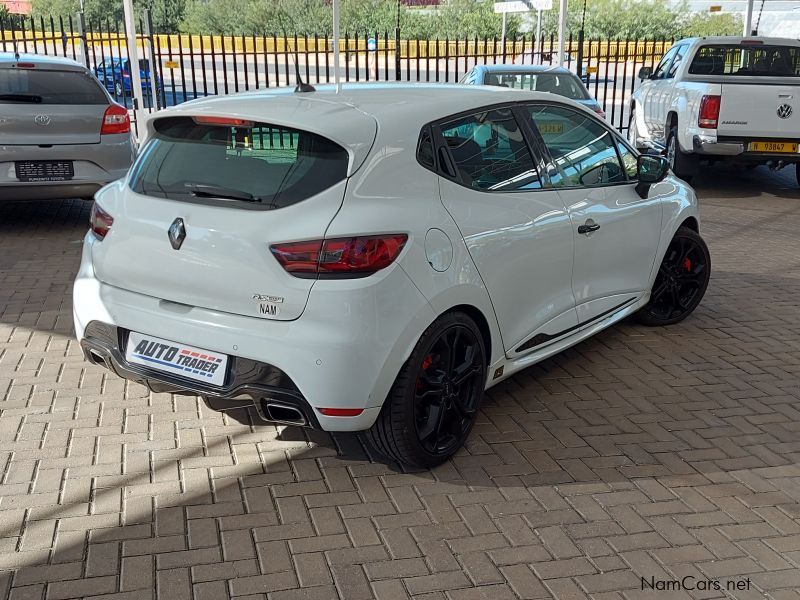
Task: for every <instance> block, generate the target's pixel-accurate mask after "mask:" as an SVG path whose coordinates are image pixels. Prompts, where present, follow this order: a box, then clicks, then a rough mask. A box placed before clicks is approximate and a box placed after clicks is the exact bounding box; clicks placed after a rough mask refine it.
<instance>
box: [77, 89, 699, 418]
mask: <svg viewBox="0 0 800 600" xmlns="http://www.w3.org/2000/svg"><path fill="white" fill-rule="evenodd" d="M298 96H299V97H298ZM545 100H546V101H548V102H551V103H552V102H553V101H554V100H553V96H552V95H551V94H537V93H528V92H521V91H518V90H513V91H510V90H504V89H503V88H491V87H476V86H446V87H445V86H434V85H429V86H426V85H419V86H402V85H399V86H395V85H391V84H389V85H386V84H381V85H376V84H370V85H355V86H344V89H343V91H342V92H341V93H340V94H339V95H337V94H335V93H334V91H333V90H332V88H326V89H324V90H322V89H321V90H320V91H319V92H317V93H314V94H306V95H297V94H291V92H286V93H280V92H279V93H275V92H255V93H248V94H242V95H238V96H231V97H227V98H214V99H210V100H202V101H195V102H191V103H186V104H184V105H181V106H180V107H178V108H175V109H168V110H166V111H162V112H161V113H159V118H161V117H168V116H175V115H197V114H200V113H203V114H205V115H219V116H229V117H236V118H247V119H257V120H262V121H269V122H271V123H272V122H276V123H278V124H282V125H286V126H290V127H295V128H301V129H305V130H309V131H314V132H316V133H319V134H320V135H323V136H325V137H328V138H330V139H332V140H334V141H337V142H338V143H340V144H341V145H342V146H343V147H345V148H346V149H347V150H348V152H349V154H350V157H351V161H350V165H349V168H348V177H347V179H346V180H344V181H343V182H341V183H340V184H336V185H335V186H333V187H331V188H329V189H327V190H326V191H325V192H323V193H321V194H318V196H315V197H312V198H310V199H307V200H304V201H302V202H298V203H297V204H295V205H292V206H289V207H285V208H281V209H276V210H271V211H264V212H252V211H243V210H236V209H228V208H219V207H209V206H205V205H199V204H197V205H196V204H192V203H189V202H178V201H172V200H166V199H159V198H150V197H146V196H142V195H140V194H135V193H134V192H132V191H131V189H130V188H129V187H128V184H127V181H122V182H117V183H114V184H111V185H109V186H106V188H104V189H103V190H101V192H99V193H98V195H97V203H98V205H99V206H101V207H102V208H103V209H104V210H106V211H107V212H109V213H110V214H112V215H113V216H114V219H115V221H114V224H113V226H112V228H111V230H110V232H109V233H108V234H107V236H106V237H105V239H104V240H102V241H100V240H98V239H97V238H96V237H95V236H94V235H93V234H92V233H89V234H88V235H87V236H86V239H85V242H84V250H83V255H82V261H81V267H80V271H79V273H78V276H77V278H76V281H75V286H74V317H75V329H76V333H77V337H78V339H79V340H85V337H86V327H87V325H89V324H90V323H91V322H93V321H99V322H102V323H106V324H109V325H113V326H116V327H118V328H120V329H122V330H130V331H137V332H141V333H143V334H149V335H152V336H157V337H160V338H163V339H167V340H175V341H178V342H180V343H184V344H187V345H191V346H195V347H197V348H201V349H206V350H209V351H213V352H218V353H224V354H227V355H229V356H236V357H242V358H247V359H251V360H254V361H263V362H265V363H269V364H271V365H274V366H275V367H277V368H279V369H281V370H282V371H283V372H285V373H286V375H288V377H290V378H291V379H292V380H293V381H294V382H295V383H296V385H297V387H298V389H299V391H300V392H301V393H302V395H303V397H304V398H305V399H306V400H307V402H308V404H309V405H310V406H311V407H313V408H314V409H315V410H316V418H317V420H318V422H319V425H320V427H321V428H322V429H325V430H329V431H345V430H348V431H357V430H363V429H366V428H369V427H370V426H371V425H372V423H373V421H374V420H375V419H376V417H377V415H378V412H379V411H380V408H381V406H382V404H383V402H384V400H385V398H386V396H387V394H388V392H389V390H390V388H391V386H392V384H393V382H394V381H395V379H396V377H397V374H398V372H399V371H400V369H401V368H402V366H403V364H404V363H405V362H406V360H407V359H408V357H409V355H410V354H411V352H412V350H413V348H414V346H415V345H416V343H417V341H418V340H419V338H420V336H421V335H422V333H423V332H424V331H425V330H426V328H427V327H428V326H429V325H430V324H431V323H433V322H434V321H435V320H436V319H437V317H438V316H440V315H442V314H443V313H446V312H448V311H450V310H452V309H454V308H455V309H458V310H462V311H467V312H468V313H469V314H470V315H472V316H473V317H474V319H475V320H476V322H479V326H480V327H481V328H482V329H485V336H486V341H487V345H488V346H490V350H489V351H488V352H487V354H488V363H489V370H488V372H487V382H486V387H490V386H491V385H493V384H495V383H497V382H498V381H501V380H502V379H504V378H506V377H508V376H510V375H512V374H513V373H514V372H516V371H518V370H520V369H522V368H525V367H527V366H529V365H530V364H533V363H534V362H536V361H538V360H541V359H542V358H545V357H547V356H550V355H552V354H555V353H557V352H559V351H561V350H563V349H564V348H566V347H569V346H571V345H573V344H575V343H577V342H579V341H580V340H582V339H584V338H585V337H587V336H589V335H592V334H593V333H595V332H597V331H599V330H601V329H603V328H604V327H607V326H609V325H610V324H612V323H614V322H617V321H618V320H619V319H621V318H624V316H626V315H628V314H630V313H631V312H633V311H634V310H636V309H637V308H638V307H640V306H642V305H644V304H645V303H646V302H647V300H648V296H649V290H650V288H651V287H652V283H653V280H654V278H655V275H656V271H657V268H656V265H657V264H658V263H659V262H660V260H661V257H662V256H663V254H664V252H665V251H666V247H667V244H668V243H669V240H670V239H671V237H672V235H673V233H674V231H675V230H676V229H677V228H678V227H679V226H680V225H681V224H682V223H684V222H686V221H687V219H689V220H692V223H693V226H694V227H697V223H698V215H697V202H696V198H695V196H694V193H693V192H692V190H691V188H689V187H688V186H686V185H685V184H684V183H682V182H680V181H679V180H678V179H676V178H673V177H668V178H667V179H666V180H664V181H662V182H661V183H658V184H656V185H653V186H652V187H651V189H650V192H649V195H648V198H647V199H644V200H643V199H641V198H640V197H639V196H638V195H637V194H636V192H635V191H634V190H633V185H632V184H629V185H624V186H612V187H608V188H602V189H600V188H597V189H595V190H593V191H592V193H590V194H587V193H584V192H586V190H582V191H581V194H577V195H576V194H572V192H571V191H570V190H561V191H556V190H554V189H542V190H536V191H531V192H524V193H521V194H518V195H517V196H516V200H515V204H511V205H509V204H508V199H509V198H510V197H514V194H512V193H498V194H496V195H493V194H481V193H479V192H474V191H471V190H468V189H466V188H464V187H459V186H457V185H456V184H454V183H452V182H450V181H448V180H446V179H444V178H442V177H441V176H439V175H437V174H436V173H434V172H432V171H431V170H428V169H427V168H425V167H423V166H422V165H420V164H419V163H418V162H417V159H416V147H417V144H418V142H419V135H420V130H421V128H422V127H423V126H424V125H425V124H427V123H430V122H433V121H436V120H438V119H442V118H445V117H447V116H449V115H452V114H455V113H458V112H462V111H466V110H472V109H475V110H479V109H481V108H482V107H485V106H488V105H492V104H497V103H502V102H514V101H524V102H531V101H545ZM273 102H274V103H275V106H276V107H277V108H275V110H273ZM559 102H563V104H565V105H568V106H570V107H577V106H578V105H577V104H576V103H572V102H570V101H567V100H563V101H561V100H559ZM292 105H294V108H292ZM578 110H584V111H585V112H586V113H587V114H592V113H591V112H590V111H588V110H586V109H583V108H579V109H578ZM334 116H335V117H336V118H334ZM592 118H593V119H595V118H596V117H594V116H592ZM598 122H599V121H598ZM370 123H373V124H374V123H377V127H376V128H374V129H372V128H371V127H372V126H371V125H369V124H370ZM364 127H366V130H364ZM148 130H149V132H150V134H151V135H152V133H153V128H152V121H151V123H150V124H149V125H148ZM473 195H478V196H479V197H476V196H473ZM579 196H582V197H579ZM342 198H343V200H342ZM470 198H472V200H473V202H472V204H470V202H469V200H470ZM493 199H496V200H493ZM500 199H505V203H504V202H501V200H500ZM509 206H511V207H513V210H509ZM295 209H296V210H295ZM478 209H480V210H478ZM591 215H595V218H596V219H598V220H600V219H602V220H601V221H600V222H601V223H602V225H603V228H601V229H600V230H599V231H597V232H595V233H593V234H591V235H588V236H586V235H580V236H578V235H577V234H575V233H574V231H575V229H574V228H575V226H576V224H577V223H578V222H582V220H585V219H586V218H587V217H589V216H591ZM601 215H602V217H601ZM176 216H182V217H183V218H184V219H185V220H186V226H187V238H186V240H185V242H184V244H185V247H184V248H181V249H180V251H176V250H172V249H171V248H170V246H169V243H168V242H167V241H166V230H167V228H168V226H169V223H170V222H171V221H172V219H173V218H174V217H176ZM243 217H244V218H243ZM381 233H404V234H406V235H407V236H408V240H407V243H406V245H405V247H404V248H403V250H402V252H401V253H400V255H399V256H398V258H397V259H396V260H395V262H394V263H392V264H391V265H390V266H388V267H386V268H385V269H383V270H380V271H378V272H377V273H374V274H372V275H370V276H368V277H362V278H352V279H300V278H296V277H292V276H290V275H289V274H288V273H285V272H282V270H281V267H280V266H279V265H278V263H277V261H276V260H275V259H274V257H273V256H271V255H270V253H269V249H268V245H269V244H271V243H273V242H276V241H296V240H304V239H314V238H321V237H325V238H327V239H330V238H338V237H348V236H354V235H365V234H369V235H374V234H381ZM481 244H486V245H487V246H486V247H485V248H482V247H481ZM489 244H491V245H492V246H491V247H490V246H488V245H489ZM580 245H583V248H582V249H581V250H576V248H577V247H578V246H580ZM156 246H158V248H156ZM504 248H508V249H507V250H504ZM573 254H574V255H575V256H576V257H582V258H581V265H580V266H578V268H577V270H576V271H575V276H573ZM620 256H623V257H624V260H620V259H619V257H620ZM612 257H616V258H614V259H613V260H612ZM237 261H238V262H239V263H240V264H239V266H238V267H237ZM270 261H271V262H270ZM538 261H543V262H542V263H539V262H538ZM132 263H133V264H132ZM179 267H181V268H179ZM181 269H183V270H185V273H182V272H181ZM204 273H205V275H204ZM580 280H584V281H583V284H581V285H576V283H575V282H576V281H580ZM554 282H555V284H554ZM253 294H274V295H279V296H282V297H285V300H286V302H285V304H286V305H287V307H286V312H282V316H283V317H284V318H283V319H282V318H280V317H281V315H278V316H277V318H264V317H262V316H260V315H258V314H257V313H256V311H255V310H252V308H251V304H250V303H252V295H253ZM621 295H628V296H631V300H630V302H629V303H628V304H626V305H625V306H624V307H622V308H621V309H619V310H616V311H615V312H611V313H609V314H608V315H606V316H603V318H599V317H598V318H597V319H596V320H595V321H593V322H591V323H588V324H585V325H581V322H582V321H579V314H584V315H585V319H586V320H588V319H590V318H591V317H597V315H599V314H601V313H602V312H603V311H606V310H607V309H608V307H609V303H611V304H613V303H614V302H616V299H617V298H618V297H620V296H621ZM575 296H577V297H578V300H577V304H578V306H577V307H576V299H575ZM626 297H627V296H626ZM526 300H528V301H529V302H528V303H526ZM289 304H291V308H289V307H288V305H289ZM301 307H302V308H301ZM282 310H283V309H282ZM248 311H251V312H248ZM601 316H602V315H601ZM498 317H499V318H498ZM565 330H570V333H569V334H568V335H567V334H565V335H561V336H559V335H558V334H559V332H562V333H563V332H564V331H565ZM537 333H545V334H549V335H553V336H554V339H553V343H549V344H546V345H543V346H537V347H535V348H534V349H533V351H528V352H517V351H516V347H517V344H518V343H519V342H521V341H523V340H525V339H527V338H530V337H531V336H533V335H535V334H537ZM331 407H333V408H363V409H365V410H364V411H363V412H362V413H361V414H359V415H358V416H355V417H330V416H325V415H323V414H322V413H320V412H319V410H318V409H320V408H331Z"/></svg>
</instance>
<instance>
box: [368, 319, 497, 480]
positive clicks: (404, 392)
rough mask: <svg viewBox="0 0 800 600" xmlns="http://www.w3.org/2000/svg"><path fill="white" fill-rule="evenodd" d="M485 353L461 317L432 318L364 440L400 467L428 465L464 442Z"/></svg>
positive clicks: (479, 393) (483, 374) (475, 410)
mask: <svg viewBox="0 0 800 600" xmlns="http://www.w3.org/2000/svg"><path fill="white" fill-rule="evenodd" d="M486 368H487V367H486V352H485V349H484V342H483V338H482V336H481V333H480V331H479V330H478V327H477V326H476V325H475V322H474V321H472V319H470V318H469V317H468V316H467V315H465V314H463V313H449V314H446V315H443V316H442V317H440V318H439V319H437V320H436V321H435V322H434V323H433V324H432V325H431V326H430V327H428V329H427V330H426V331H425V333H423V335H422V337H421V338H420V340H419V342H418V343H417V345H416V347H415V348H414V351H413V352H412V353H411V356H410V357H409V359H408V361H407V362H406V364H405V365H404V366H403V369H402V370H401V371H400V374H399V375H398V377H397V380H396V381H395V383H394V386H393V387H392V390H391V391H390V392H389V396H388V398H387V399H386V402H385V403H384V406H383V409H382V410H381V413H380V415H379V416H378V419H377V420H376V422H375V424H374V425H373V426H372V428H371V429H370V430H369V431H368V432H367V440H368V441H369V442H370V443H371V444H372V446H373V447H375V448H376V449H377V450H378V451H379V452H380V453H381V454H384V455H386V456H388V457H389V458H392V459H394V460H396V461H398V462H400V463H403V464H407V465H413V466H416V467H432V466H435V465H437V464H440V463H442V462H444V461H445V460H447V459H448V458H449V457H450V456H452V455H453V454H455V452H456V451H457V450H458V449H459V448H460V447H461V446H462V445H463V444H464V441H465V440H466V438H467V436H468V435H469V432H470V430H471V429H472V426H473V425H474V423H475V418H476V416H477V413H478V407H479V406H480V402H481V399H482V397H483V392H484V388H485V385H486Z"/></svg>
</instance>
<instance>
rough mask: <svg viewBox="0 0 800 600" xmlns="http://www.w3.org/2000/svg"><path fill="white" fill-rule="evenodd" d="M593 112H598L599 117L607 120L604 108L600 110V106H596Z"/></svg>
mask: <svg viewBox="0 0 800 600" xmlns="http://www.w3.org/2000/svg"><path fill="white" fill-rule="evenodd" d="M593 110H594V112H596V113H597V114H598V116H599V117H600V118H601V119H605V118H606V113H605V111H604V110H603V109H602V108H600V107H599V106H595V107H594V109H593Z"/></svg>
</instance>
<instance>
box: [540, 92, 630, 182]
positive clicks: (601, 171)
mask: <svg viewBox="0 0 800 600" xmlns="http://www.w3.org/2000/svg"><path fill="white" fill-rule="evenodd" d="M528 110H529V111H530V114H531V118H532V120H533V123H534V126H535V127H536V128H537V129H538V130H539V133H540V134H541V136H542V139H543V140H544V143H545V146H547V150H548V151H549V152H550V156H551V157H552V158H553V161H554V162H555V165H554V166H555V168H554V169H551V170H550V172H549V176H550V182H551V183H552V184H553V185H555V186H559V187H596V186H604V185H611V184H615V183H623V182H625V181H627V177H626V176H625V170H624V169H623V166H622V164H621V163H620V160H619V156H618V155H617V149H616V139H615V136H614V135H613V134H612V133H611V132H610V131H609V130H608V129H606V128H605V127H603V126H602V125H601V124H600V123H598V122H597V121H595V120H594V119H593V118H592V117H590V116H588V115H584V114H581V113H579V112H577V111H574V110H572V109H570V108H563V107H560V106H550V105H544V106H531V107H528Z"/></svg>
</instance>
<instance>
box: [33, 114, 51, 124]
mask: <svg viewBox="0 0 800 600" xmlns="http://www.w3.org/2000/svg"><path fill="white" fill-rule="evenodd" d="M33 122H34V123H36V124H37V125H50V115H36V116H35V117H33Z"/></svg>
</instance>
